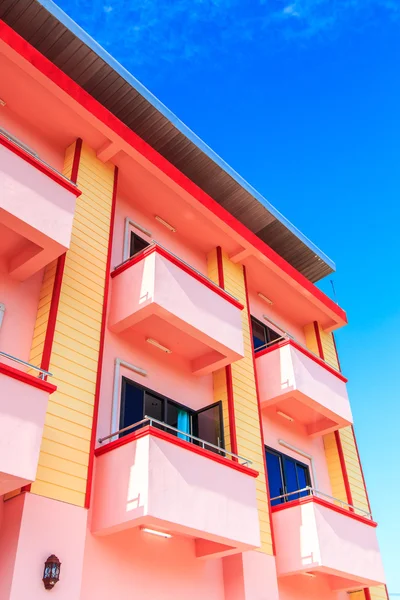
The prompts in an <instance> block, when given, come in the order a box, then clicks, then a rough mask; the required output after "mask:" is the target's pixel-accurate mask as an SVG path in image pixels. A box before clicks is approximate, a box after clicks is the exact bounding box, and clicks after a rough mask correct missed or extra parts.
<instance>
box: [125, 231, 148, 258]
mask: <svg viewBox="0 0 400 600" xmlns="http://www.w3.org/2000/svg"><path fill="white" fill-rule="evenodd" d="M147 246H150V244H149V243H148V242H146V240H144V239H143V238H141V237H140V236H139V235H138V234H137V233H134V232H133V231H131V240H130V245H129V257H131V256H133V255H134V254H137V253H138V252H140V251H141V250H144V249H145V248H147Z"/></svg>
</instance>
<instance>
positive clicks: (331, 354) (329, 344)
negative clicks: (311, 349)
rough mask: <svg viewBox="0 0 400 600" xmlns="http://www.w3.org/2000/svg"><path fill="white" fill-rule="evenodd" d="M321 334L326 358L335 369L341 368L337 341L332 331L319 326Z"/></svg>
mask: <svg viewBox="0 0 400 600" xmlns="http://www.w3.org/2000/svg"><path fill="white" fill-rule="evenodd" d="M319 333H320V336H321V344H322V350H323V352H324V360H325V361H326V362H327V363H328V365H331V367H333V368H334V369H337V370H338V371H339V370H340V369H339V363H338V359H337V356H336V349H335V342H334V340H333V335H332V333H326V331H324V330H323V329H321V327H320V328H319Z"/></svg>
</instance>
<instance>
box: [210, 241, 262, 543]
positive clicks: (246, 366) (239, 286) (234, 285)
mask: <svg viewBox="0 0 400 600" xmlns="http://www.w3.org/2000/svg"><path fill="white" fill-rule="evenodd" d="M208 269H209V270H208V276H209V277H210V279H212V280H213V281H215V282H216V283H218V265H217V259H216V252H215V251H213V252H211V253H210V255H209V257H208ZM223 269H224V281H225V289H226V290H227V291H228V292H229V293H231V294H232V295H233V296H235V297H236V298H237V299H238V300H239V301H240V302H241V303H242V304H243V305H244V306H245V308H244V310H243V311H242V325H243V337H244V348H245V357H244V358H243V359H242V360H240V361H238V362H236V363H233V364H232V367H231V368H232V387H233V397H234V409H235V424H236V437H237V444H238V452H239V454H240V455H242V456H245V457H246V458H249V459H250V460H251V461H252V463H253V465H252V466H253V467H254V469H256V470H257V471H259V473H260V475H259V477H258V478H257V482H256V486H257V501H258V511H259V520H260V532H261V548H260V550H261V551H262V552H265V553H266V554H273V549H272V537H271V525H270V516H269V507H268V498H267V493H266V481H265V469H264V448H263V445H262V440H261V432H260V420H259V412H258V401H257V392H256V384H255V373H254V365H253V353H252V344H251V339H250V329H249V318H248V308H247V302H246V290H245V283H244V274H243V268H242V266H241V265H239V264H234V263H232V262H231V261H230V260H229V258H228V257H227V256H226V255H224V256H223ZM221 372H222V371H218V372H217V373H215V374H214V394H215V392H216V391H217V393H218V394H219V395H214V398H215V400H221V399H222V400H223V401H224V400H225V399H226V408H225V410H224V424H225V430H227V429H228V432H229V416H228V408H227V394H226V381H224V378H223V376H222V374H221ZM224 392H225V393H224ZM228 438H229V435H228Z"/></svg>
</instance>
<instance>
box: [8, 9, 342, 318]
mask: <svg viewBox="0 0 400 600" xmlns="http://www.w3.org/2000/svg"><path fill="white" fill-rule="evenodd" d="M0 39H2V40H3V41H4V42H5V43H6V44H8V45H9V46H10V47H11V48H12V49H13V50H15V51H16V52H17V53H18V54H19V55H20V56H22V57H23V58H25V59H26V60H27V61H28V62H29V63H30V64H32V65H33V66H34V67H35V68H36V69H38V70H39V71H40V72H41V73H42V74H43V75H45V76H46V77H48V79H50V80H51V81H52V82H53V83H55V84H56V85H57V86H58V87H59V88H61V89H62V90H63V91H64V92H66V93H67V94H68V95H69V96H70V97H71V98H73V99H74V100H75V101H76V102H78V103H79V104H80V105H81V106H83V107H84V108H85V109H86V110H88V111H89V112H90V113H91V114H92V115H93V116H95V117H96V118H97V119H98V120H99V121H101V122H102V123H103V124H104V125H106V126H107V127H109V128H110V129H112V130H113V132H114V133H116V134H117V135H118V136H120V137H121V138H122V139H123V140H124V141H125V142H126V143H128V144H129V145H130V146H132V147H133V148H134V149H135V150H136V151H137V152H139V153H140V154H142V156H144V157H145V158H146V159H147V160H149V161H150V162H151V163H152V164H154V165H155V166H156V167H157V168H159V169H160V170H161V171H162V172H163V173H164V174H165V175H167V176H168V177H169V178H170V179H171V180H173V181H174V182H175V183H177V184H178V185H179V186H180V187H181V188H182V189H184V190H185V191H186V192H188V193H189V194H190V195H191V196H193V197H194V198H196V200H198V201H199V202H200V203H201V204H202V205H203V206H204V207H206V208H208V209H209V210H210V211H211V212H213V213H214V215H216V216H217V217H218V218H220V219H221V220H222V221H223V222H224V223H226V224H227V225H228V226H229V227H231V228H232V229H233V230H234V231H235V232H236V233H237V234H239V235H240V236H242V238H244V239H245V240H246V241H247V242H248V243H249V244H251V245H252V246H253V247H254V248H256V249H257V250H258V251H259V252H261V253H262V254H263V255H264V256H265V257H266V258H267V259H268V260H270V261H271V262H272V263H273V264H274V265H276V266H277V267H278V268H279V269H281V270H282V271H283V272H284V273H285V274H286V275H287V276H289V277H290V278H291V279H293V280H294V281H295V282H296V284H297V285H299V286H300V287H301V288H303V289H304V290H305V292H306V295H311V296H313V297H314V299H315V300H316V301H318V302H320V303H322V304H323V305H324V307H325V308H326V309H328V310H329V311H330V312H331V313H333V314H334V315H335V316H336V319H337V322H338V324H341V325H343V324H345V323H347V317H346V313H345V311H344V310H343V309H342V308H340V307H339V306H338V305H337V304H336V303H335V302H333V300H331V299H330V298H328V296H326V295H325V294H324V293H323V292H322V291H321V290H320V289H318V288H317V287H316V286H315V285H314V284H313V283H311V281H309V280H308V279H307V278H306V277H305V276H304V275H302V274H301V273H300V272H299V271H297V269H295V268H294V267H293V266H292V265H290V264H289V263H288V262H287V261H286V260H285V259H284V258H282V257H281V256H280V255H279V254H278V253H277V252H275V251H274V250H273V249H272V248H270V246H268V245H267V244H266V243H265V242H263V241H262V240H260V238H258V237H257V236H256V235H255V234H254V233H253V232H251V231H250V230H249V229H248V228H247V227H246V226H245V225H243V223H241V222H240V221H238V219H236V218H235V217H233V216H232V215H231V214H230V213H229V212H228V211H227V210H226V209H224V208H223V207H222V206H220V205H219V204H218V202H216V201H215V200H214V199H213V198H212V197H211V196H209V195H208V194H207V193H206V192H204V191H203V190H202V189H201V188H199V187H198V186H197V185H196V184H195V183H194V182H193V181H191V180H190V179H189V178H188V177H187V176H186V175H184V174H183V173H182V172H181V171H179V169H177V168H176V167H175V166H174V165H172V164H171V163H170V162H169V161H168V160H167V159H166V158H164V157H163V156H161V154H159V153H158V152H157V151H156V150H154V148H152V147H151V146H150V145H149V144H147V143H146V142H145V141H144V140H143V139H142V138H140V137H139V136H138V135H137V134H136V133H134V132H133V131H132V130H131V129H130V128H129V127H127V126H126V125H125V124H124V123H122V122H121V121H120V120H119V119H118V118H117V117H116V116H115V115H113V114H112V113H111V112H110V111H109V110H107V109H106V108H105V107H104V106H103V105H102V104H100V103H99V102H98V101H97V100H95V99H94V98H93V97H92V96H91V95H90V94H88V93H87V92H86V91H85V90H83V89H82V88H81V87H80V86H79V85H78V84H77V83H76V82H75V81H73V80H72V79H70V77H68V75H66V74H65V73H64V72H63V71H61V69H59V68H58V67H56V65H54V64H53V63H52V62H51V61H50V60H48V59H47V58H46V57H45V56H43V55H42V54H40V52H39V51H38V50H36V48H33V46H31V45H30V44H29V43H28V42H27V41H26V40H24V39H23V38H22V37H21V36H20V35H18V34H17V33H16V32H15V31H14V30H13V29H12V28H11V27H9V26H8V25H6V23H4V21H1V20H0Z"/></svg>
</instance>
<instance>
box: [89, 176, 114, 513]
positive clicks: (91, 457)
mask: <svg viewBox="0 0 400 600" xmlns="http://www.w3.org/2000/svg"><path fill="white" fill-rule="evenodd" d="M117 190H118V167H115V170H114V186H113V196H112V204H111V216H110V233H109V238H108V254H107V264H106V271H105V273H106V275H105V282H104V302H103V314H102V317H101V330H100V347H99V358H98V362H97V376H96V390H95V396H94V409H93V423H92V437H91V440H90V454H89V464H88V476H87V481H86V497H85V508H89V507H90V499H91V495H92V480H93V466H94V454H95V447H96V432H97V423H98V415H99V402H100V388H101V374H102V368H103V356H104V340H105V333H106V323H107V307H108V290H109V286H110V278H109V277H108V273H109V272H110V265H111V251H112V244H113V236H114V220H115V206H116V203H117Z"/></svg>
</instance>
